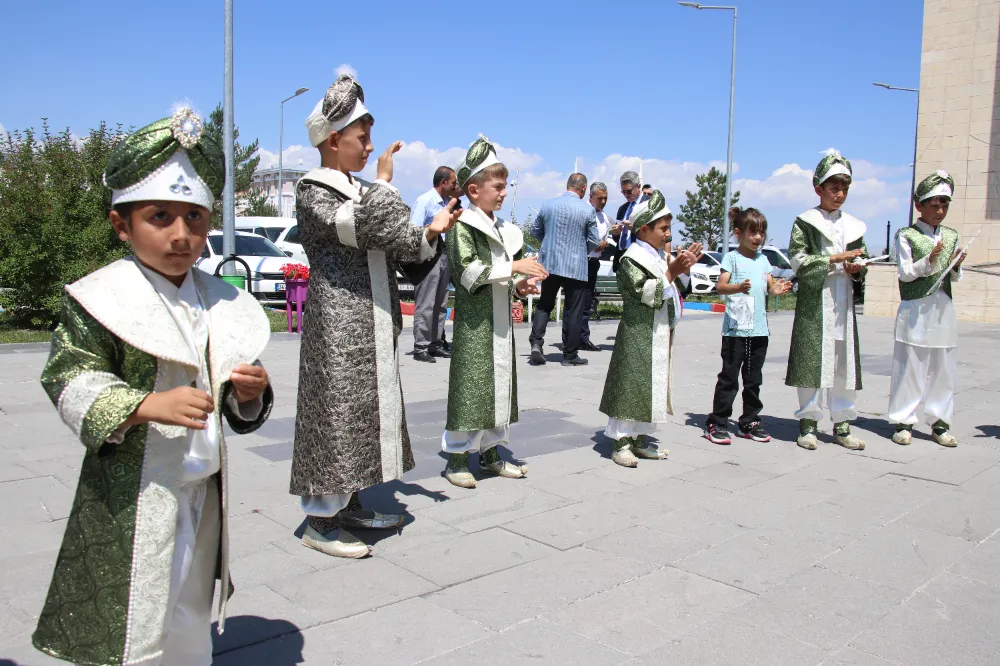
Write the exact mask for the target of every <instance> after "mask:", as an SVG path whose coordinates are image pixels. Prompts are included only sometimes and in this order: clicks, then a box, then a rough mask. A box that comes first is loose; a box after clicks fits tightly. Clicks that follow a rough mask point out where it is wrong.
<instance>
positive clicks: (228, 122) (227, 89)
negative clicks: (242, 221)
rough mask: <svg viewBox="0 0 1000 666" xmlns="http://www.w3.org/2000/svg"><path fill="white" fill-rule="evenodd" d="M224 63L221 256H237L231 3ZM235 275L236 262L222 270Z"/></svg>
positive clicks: (228, 1)
mask: <svg viewBox="0 0 1000 666" xmlns="http://www.w3.org/2000/svg"><path fill="white" fill-rule="evenodd" d="M225 23H226V27H225V34H226V37H225V56H224V57H225V64H224V66H223V71H224V77H223V88H222V150H223V152H224V153H225V156H226V185H225V188H224V189H223V191H222V254H223V256H226V257H229V256H232V255H234V254H236V165H235V164H234V163H233V154H234V150H233V142H234V138H233V122H234V120H233V0H226V16H225ZM222 270H223V272H224V273H225V274H226V275H236V264H235V262H232V261H231V262H229V263H228V264H226V265H225V266H223V267H222Z"/></svg>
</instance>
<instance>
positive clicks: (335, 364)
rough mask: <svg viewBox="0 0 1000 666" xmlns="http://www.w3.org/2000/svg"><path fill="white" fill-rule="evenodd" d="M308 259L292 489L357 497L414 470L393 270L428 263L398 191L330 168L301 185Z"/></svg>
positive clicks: (421, 236)
mask: <svg viewBox="0 0 1000 666" xmlns="http://www.w3.org/2000/svg"><path fill="white" fill-rule="evenodd" d="M297 192H298V199H297V204H296V210H297V215H298V225H299V231H300V232H301V233H302V246H303V247H304V248H305V251H306V254H307V255H308V257H309V270H310V277H309V300H307V301H306V308H305V313H304V320H305V326H304V328H303V331H302V346H301V350H300V353H299V393H298V409H297V411H296V415H295V444H294V450H293V453H292V471H291V480H290V483H289V492H290V493H291V494H293V495H299V496H310V495H334V494H347V493H353V492H355V491H357V490H363V489H365V488H370V487H372V486H375V485H378V484H380V483H384V482H387V481H393V480H395V479H398V478H400V477H401V476H403V473H404V472H406V471H408V470H410V469H413V465H414V461H413V452H412V450H411V448H410V436H409V433H408V432H407V429H406V419H405V415H404V412H403V387H402V384H401V383H400V379H399V345H398V339H399V334H400V332H401V331H402V328H403V317H402V314H400V310H399V287H398V285H397V283H396V265H397V264H400V263H415V262H418V261H422V260H426V259H429V258H431V257H433V256H434V249H435V246H436V245H437V242H436V241H435V243H434V246H432V245H430V244H429V243H428V242H427V238H426V236H425V230H424V229H422V228H418V227H415V226H413V225H412V224H410V208H409V207H408V206H407V205H406V204H405V203H404V202H403V200H402V199H401V198H400V196H399V192H398V191H397V190H396V188H394V187H392V186H391V185H390V184H388V183H384V182H381V181H376V182H375V183H374V184H373V185H372V186H371V187H361V185H360V183H359V182H358V180H357V179H353V178H352V179H350V180H348V178H347V176H346V175H345V174H343V173H342V172H340V171H336V170H334V169H326V168H319V169H313V170H312V171H310V172H309V173H307V174H306V175H305V176H303V177H302V179H301V180H300V181H299V184H298V186H297Z"/></svg>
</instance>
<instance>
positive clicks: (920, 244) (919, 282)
mask: <svg viewBox="0 0 1000 666" xmlns="http://www.w3.org/2000/svg"><path fill="white" fill-rule="evenodd" d="M899 234H900V235H901V236H905V237H906V240H907V241H909V242H910V248H911V250H912V253H913V261H914V262H917V261H920V260H921V259H923V258H924V257H926V256H927V255H929V254H930V253H931V250H933V249H934V239H933V238H931V237H930V236H928V235H926V234H924V233H921V231H920V229H917V228H916V227H906V228H904V229H900V231H899ZM957 248H958V232H957V231H955V230H954V229H952V228H950V227H941V254H939V255H938V258H937V265H936V266H935V269H934V272H933V273H932V274H931V275H927V276H925V277H922V278H917V279H916V280H913V281H911V282H903V281H902V280H900V281H899V297H900V298H901V299H902V300H904V301H915V300H917V299H920V298H926V297H927V296H930V295H931V294H930V290H931V287H933V286H934V284H935V283H936V282H937V281H938V278H940V277H941V274H942V273H944V272H945V271H946V270H948V266H949V264H951V260H952V257H954V255H955V250H956V249H957ZM941 288H942V289H944V293H946V294H948V298H951V275H948V276H946V277H945V278H944V280H943V281H942V282H941Z"/></svg>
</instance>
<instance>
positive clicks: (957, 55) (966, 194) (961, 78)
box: [865, 0, 1000, 322]
mask: <svg viewBox="0 0 1000 666" xmlns="http://www.w3.org/2000/svg"><path fill="white" fill-rule="evenodd" d="M922 51H923V52H922V57H921V63H920V111H919V117H918V121H917V165H916V169H917V174H916V178H917V182H920V180H922V179H923V178H925V177H927V176H928V175H930V174H931V173H933V172H934V171H936V170H938V169H944V170H946V171H947V172H948V173H950V174H951V175H952V177H953V178H954V179H955V197H954V200H953V201H952V204H951V209H950V211H949V213H948V218H947V220H946V222H945V224H947V225H949V226H952V227H955V228H956V229H957V230H958V232H959V234H961V236H962V238H963V239H968V238H971V237H972V236H973V235H974V234H975V233H976V232H977V231H980V230H982V231H981V233H980V234H979V238H978V239H977V240H976V242H975V244H974V245H973V246H972V248H971V250H970V252H969V257H968V259H967V260H966V265H972V264H981V263H987V262H1000V75H998V70H997V63H998V52H1000V0H924V30H923V49H922ZM964 242H965V241H963V244H964ZM998 268H1000V267H998ZM991 270H997V268H992V269H991ZM893 275H894V274H893V271H892V270H890V269H889V268H887V267H885V268H876V269H874V270H872V271H871V272H870V273H869V284H868V286H867V288H866V290H865V292H866V295H865V313H866V314H871V315H884V316H891V315H895V311H896V306H895V303H898V302H899V296H898V293H897V288H896V285H895V283H894V277H893ZM998 281H1000V278H996V277H991V276H987V275H984V274H982V273H978V274H977V273H974V272H972V271H967V272H966V275H965V279H964V280H963V281H962V283H961V285H960V286H959V287H958V288H957V289H956V296H955V305H956V308H957V311H958V316H959V318H960V319H963V320H966V321H993V322H1000V304H998V302H997V299H998V297H1000V285H998Z"/></svg>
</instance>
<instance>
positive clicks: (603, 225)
mask: <svg viewBox="0 0 1000 666" xmlns="http://www.w3.org/2000/svg"><path fill="white" fill-rule="evenodd" d="M610 228H611V221H610V220H608V216H607V213H605V212H604V211H601V212H599V213H598V214H597V237H598V238H599V239H600V240H604V237H605V236H607V235H608V229H610ZM603 253H604V250H594V251H593V252H591V253H590V254H588V255H587V256H588V257H590V258H591V259H600V258H601V255H602V254H603Z"/></svg>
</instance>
